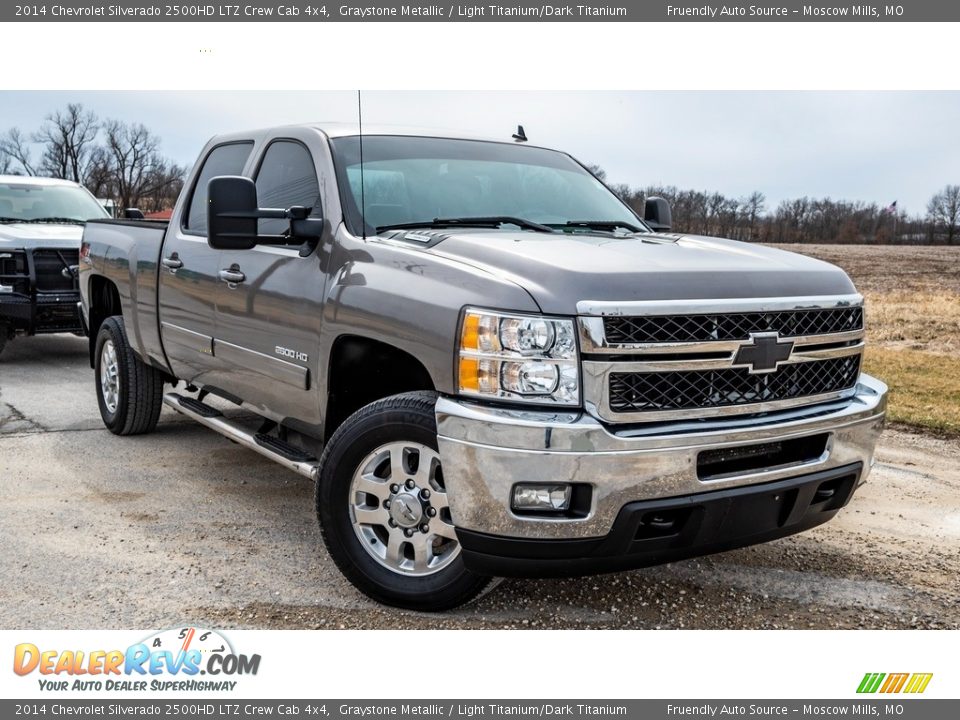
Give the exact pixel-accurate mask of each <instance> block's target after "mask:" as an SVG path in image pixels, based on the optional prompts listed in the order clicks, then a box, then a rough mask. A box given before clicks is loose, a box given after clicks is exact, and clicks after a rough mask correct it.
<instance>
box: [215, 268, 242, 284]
mask: <svg viewBox="0 0 960 720" xmlns="http://www.w3.org/2000/svg"><path fill="white" fill-rule="evenodd" d="M218 274H219V276H220V279H221V280H223V281H224V282H225V283H227V284H228V285H236V284H237V283H242V282H243V281H244V280H246V279H247V276H246V275H244V274H243V273H242V272H240V270H238V269H237V268H235V267H232V268H229V269H227V270H221V271H220V272H219V273H218Z"/></svg>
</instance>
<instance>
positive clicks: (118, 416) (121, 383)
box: [94, 317, 130, 434]
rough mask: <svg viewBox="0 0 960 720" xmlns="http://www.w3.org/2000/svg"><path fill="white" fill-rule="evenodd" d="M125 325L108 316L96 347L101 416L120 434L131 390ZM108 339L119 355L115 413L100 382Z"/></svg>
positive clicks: (96, 370) (98, 401) (98, 399)
mask: <svg viewBox="0 0 960 720" xmlns="http://www.w3.org/2000/svg"><path fill="white" fill-rule="evenodd" d="M123 332H124V330H123V325H122V321H117V319H116V318H112V317H111V318H107V319H106V320H105V321H104V322H103V325H101V326H100V331H99V332H98V333H97V344H96V348H95V355H94V373H95V378H96V379H95V382H96V385H97V405H99V406H100V417H101V418H102V419H103V424H104V425H106V426H107V429H108V430H110V432H113V433H117V434H119V433H120V432H121V431H122V430H123V427H124V424H125V423H126V419H127V408H128V404H129V403H128V402H127V399H128V394H129V392H130V388H129V377H128V371H127V363H126V362H124V360H125V352H124V351H125V349H126V338H125V337H124V335H123ZM107 340H110V341H112V342H113V350H114V352H115V353H116V355H117V381H118V388H117V410H116V412H114V413H111V412H110V411H109V410H108V409H107V405H106V403H105V402H104V399H103V388H102V386H101V384H100V366H101V364H102V362H103V346H104V345H105V344H106V342H107Z"/></svg>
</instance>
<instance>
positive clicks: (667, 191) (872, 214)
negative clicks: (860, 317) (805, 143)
mask: <svg viewBox="0 0 960 720" xmlns="http://www.w3.org/2000/svg"><path fill="white" fill-rule="evenodd" d="M590 170H591V171H593V172H594V174H596V175H597V176H598V177H599V178H600V179H601V180H604V179H605V176H606V174H605V173H604V171H603V170H602V169H601V168H599V167H597V166H591V167H590ZM610 189H611V190H613V192H614V193H616V194H617V195H618V196H619V197H620V198H621V199H623V201H624V202H626V203H627V204H628V205H630V206H631V207H632V208H633V209H634V210H636V211H637V212H638V213H640V215H641V216H642V215H643V208H644V203H645V202H646V199H647V198H648V197H662V198H664V199H666V200H667V201H668V202H669V203H670V209H671V211H672V214H673V230H674V231H677V232H684V233H691V234H696V235H713V236H717V237H726V238H732V239H734V240H746V241H750V242H768V243H837V244H877V245H889V244H916V245H958V244H960V185H947V186H946V187H944V188H943V189H942V190H940V191H939V192H937V193H936V194H935V195H934V196H933V197H932V198H930V201H929V203H928V204H927V208H926V214H924V215H908V214H907V213H904V212H902V211H901V210H899V209H898V208H897V207H896V204H895V202H894V203H891V204H890V205H887V206H884V205H878V204H877V203H865V202H850V201H847V200H832V199H830V198H811V197H802V198H798V199H794V200H783V201H782V202H780V203H779V204H778V205H776V207H773V208H768V206H767V198H766V196H765V195H764V194H763V193H762V192H753V193H750V195H747V196H744V197H736V198H735V197H729V196H726V195H724V194H722V193H719V192H708V191H703V190H682V189H680V188H677V187H675V186H672V185H667V186H664V185H651V186H647V187H632V186H630V185H626V184H617V185H611V186H610Z"/></svg>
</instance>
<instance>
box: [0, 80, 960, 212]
mask: <svg viewBox="0 0 960 720" xmlns="http://www.w3.org/2000/svg"><path fill="white" fill-rule="evenodd" d="M68 102H81V103H83V104H84V105H86V106H87V107H89V108H90V109H92V110H94V111H95V112H96V113H97V114H98V115H100V116H101V117H111V118H117V119H121V120H126V121H137V122H143V123H144V124H146V125H147V126H148V127H150V128H151V129H152V130H153V131H154V132H156V133H157V134H158V135H159V136H160V138H161V139H162V149H163V151H164V153H165V154H166V155H168V156H169V157H171V158H173V159H174V160H176V161H177V162H180V163H182V164H185V165H190V164H192V163H193V161H194V160H195V159H196V155H197V153H198V151H199V149H200V147H201V146H202V145H203V143H204V142H205V141H206V140H207V139H208V138H209V137H210V136H211V135H214V134H216V133H219V132H231V131H234V130H241V129H244V128H252V127H262V126H268V125H274V124H287V123H293V122H301V121H311V120H334V121H348V122H352V121H355V119H356V94H355V93H353V92H316V91H309V92H276V93H271V92H154V91H150V92H82V91H43V92H12V91H0V132H5V131H6V130H7V129H8V128H10V127H12V126H19V127H20V128H21V129H23V130H32V129H34V128H35V127H37V126H38V125H39V124H40V122H41V121H42V120H43V117H44V115H46V114H47V113H48V112H50V111H51V110H53V109H55V108H58V107H62V106H64V105H66V104H67V103H68ZM364 122H365V123H368V124H370V125H373V124H397V125H417V126H427V127H438V128H449V129H453V130H459V131H463V132H468V133H470V134H480V135H487V136H493V137H504V138H506V137H509V135H510V133H512V132H513V131H514V129H515V127H516V125H517V124H518V123H522V124H523V125H524V127H525V129H526V132H527V135H528V136H529V137H530V139H531V141H532V142H536V143H537V144H543V145H547V146H551V147H556V148H559V149H563V150H566V151H568V152H570V153H572V154H573V155H575V156H576V157H578V158H579V159H580V160H582V161H584V162H586V163H596V164H598V165H600V166H602V167H603V168H604V169H605V170H606V171H607V175H608V179H609V181H610V182H614V183H619V182H626V183H629V184H631V185H647V184H654V183H662V184H667V185H677V186H679V187H682V188H694V189H700V190H716V191H719V192H722V193H724V194H727V195H730V196H734V197H736V196H741V195H747V194H749V193H750V192H751V191H753V190H760V191H761V192H763V193H764V194H766V196H767V198H768V207H773V206H775V205H776V204H777V203H778V202H779V201H780V200H782V199H786V198H792V197H798V196H802V195H810V196H816V197H832V198H835V199H840V198H843V199H848V200H863V201H867V202H876V203H878V204H881V205H887V204H889V203H890V202H892V201H893V200H898V201H899V206H900V208H901V209H903V210H905V211H906V212H909V213H922V212H923V211H924V209H925V207H926V203H927V200H928V199H929V198H930V196H931V195H932V194H933V193H934V192H936V191H937V190H939V189H940V188H942V187H943V186H944V185H946V184H948V183H951V184H960V139H958V133H957V128H958V127H960V92H942V93H935V92H723V91H709V92H686V91H685V92H643V91H631V92H566V93H557V92H549V93H540V92H522V93H521V92H419V91H418V92H413V91H411V92H404V91H389V92H387V91H384V92H374V91H368V92H365V93H364Z"/></svg>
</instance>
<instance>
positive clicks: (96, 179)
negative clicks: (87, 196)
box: [0, 103, 187, 212]
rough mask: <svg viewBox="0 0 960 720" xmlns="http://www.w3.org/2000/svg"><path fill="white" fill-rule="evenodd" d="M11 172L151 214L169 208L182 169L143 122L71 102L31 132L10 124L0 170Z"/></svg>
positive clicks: (0, 149) (0, 147)
mask: <svg viewBox="0 0 960 720" xmlns="http://www.w3.org/2000/svg"><path fill="white" fill-rule="evenodd" d="M10 173H12V174H16V175H33V176H45V177H57V178H63V179H66V180H72V181H73V182H77V183H80V184H81V185H83V186H85V187H86V188H87V189H88V190H89V191H90V192H91V193H93V195H94V196H95V197H98V198H102V199H108V200H112V201H113V202H114V203H115V204H116V207H118V208H120V209H123V208H130V207H136V208H140V209H141V210H143V211H144V212H156V211H159V210H166V209H169V208H172V207H173V204H174V203H175V202H176V199H177V195H179V193H180V190H181V188H182V187H183V181H184V178H185V177H186V174H187V168H185V167H183V166H181V165H177V164H176V163H174V162H172V161H171V160H169V159H167V158H165V157H164V156H163V155H162V154H161V152H160V138H159V137H157V135H155V134H154V133H153V132H152V131H151V130H149V129H148V128H147V127H146V126H145V125H143V124H142V123H126V122H121V121H120V120H112V119H101V118H99V117H98V116H97V115H96V114H95V113H94V112H92V111H91V110H88V109H86V108H85V107H84V106H83V105H82V104H79V103H71V104H69V105H67V106H66V107H65V108H63V109H61V110H57V111H55V112H52V113H50V114H49V115H47V116H46V117H45V118H44V120H43V123H42V124H41V125H40V127H39V128H38V129H37V130H36V131H34V132H23V131H22V130H21V129H20V128H17V127H13V128H10V129H8V130H7V131H6V132H5V133H4V134H3V135H2V136H0V174H10Z"/></svg>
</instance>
